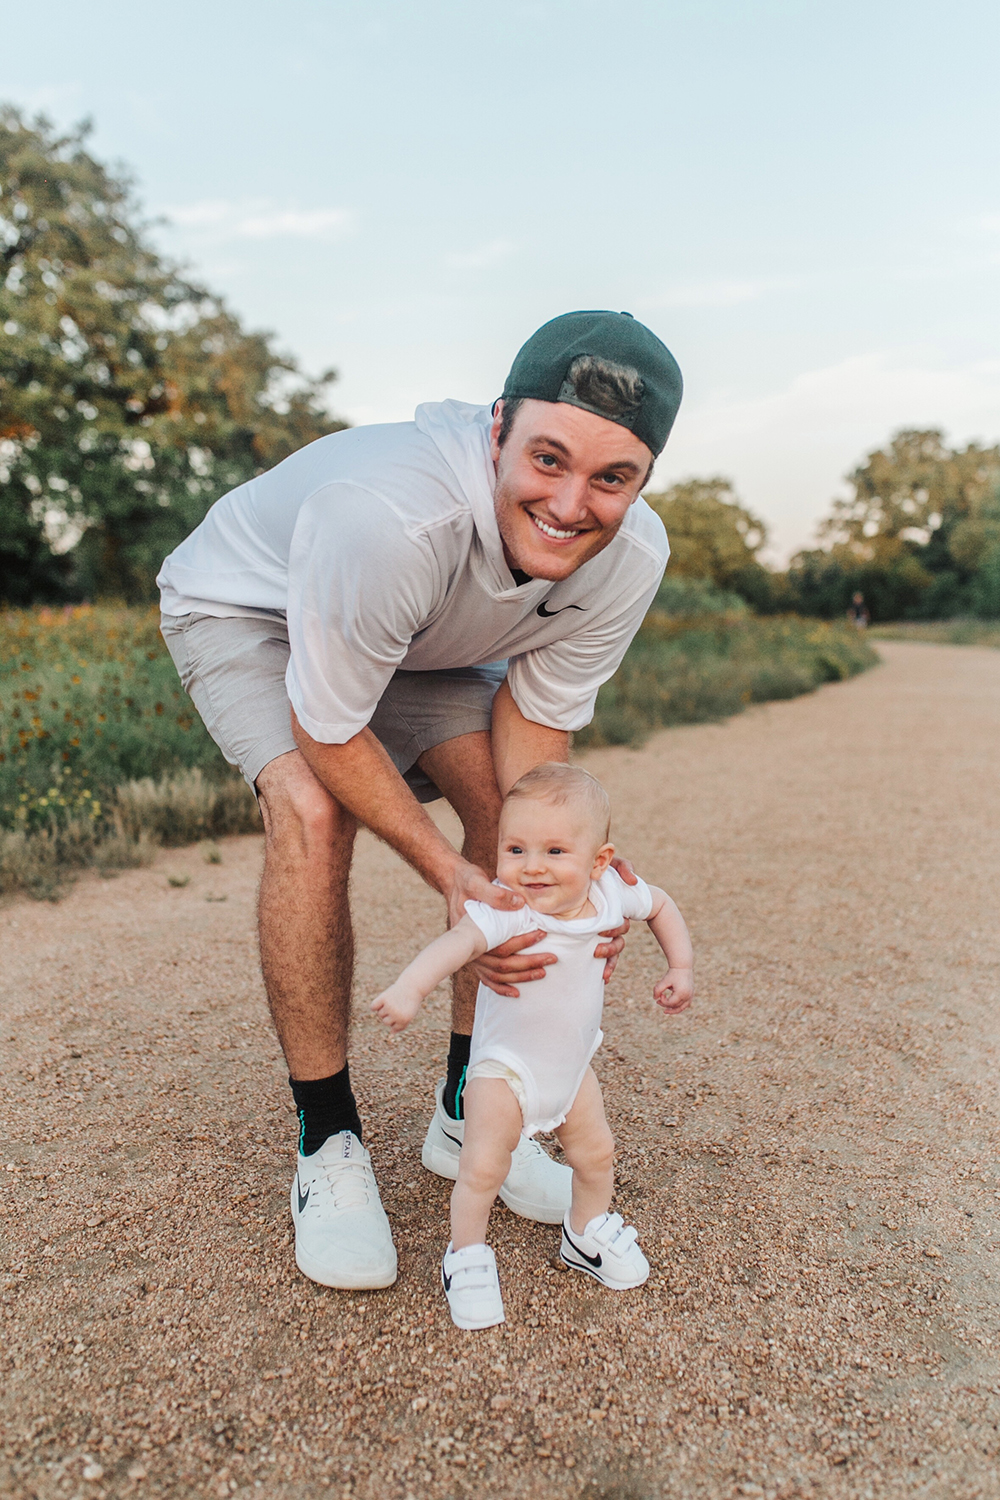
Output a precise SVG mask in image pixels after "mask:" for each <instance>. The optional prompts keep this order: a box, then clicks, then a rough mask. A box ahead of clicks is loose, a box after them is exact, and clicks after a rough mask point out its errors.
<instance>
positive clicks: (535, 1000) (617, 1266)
mask: <svg viewBox="0 0 1000 1500" xmlns="http://www.w3.org/2000/svg"><path fill="white" fill-rule="evenodd" d="M609 825H610V804H609V802H608V797H607V793H606V792H605V791H604V788H603V787H602V786H601V785H600V783H599V782H598V781H595V779H594V777H592V776H590V775H589V774H588V773H587V772H586V771H582V770H580V769H579V768H578V767H575V766H567V765H562V764H556V763H554V762H553V763H546V764H543V765H540V766H536V767H535V769H534V770H533V771H529V772H528V773H527V775H525V776H522V777H521V779H520V781H518V782H516V783H515V785H514V786H513V787H512V788H511V790H510V791H509V792H508V794H507V797H506V799H505V800H504V804H503V810H502V812H501V815H500V836H499V847H498V854H497V879H498V883H499V884H501V885H504V886H507V887H509V888H510V889H511V890H513V891H517V892H518V893H519V894H520V895H522V896H523V897H524V899H525V902H526V903H527V904H526V905H525V906H524V907H523V908H522V909H521V910H520V911H513V912H510V911H498V910H497V909H496V908H494V907H490V906H486V905H484V903H482V902H480V901H467V902H466V903H465V910H466V915H465V916H464V917H463V918H462V920H461V921H460V922H459V923H458V924H457V925H456V926H455V927H453V928H452V929H451V931H450V932H447V933H445V935H444V936H443V937H440V938H438V939H437V940H436V942H433V943H431V944H430V946H429V947H427V948H425V949H424V951H423V952H422V953H421V954H420V955H419V956H418V957H417V958H416V959H414V961H413V963H411V964H410V965H409V966H408V967H407V968H406V969H404V971H403V973H402V974H401V975H400V977H399V978H398V979H397V980H396V982H395V984H393V985H390V987H389V988H388V989H387V990H385V991H384V992H383V993H382V994H381V995H379V996H378V998H377V999H376V1000H374V1001H373V1002H372V1010H373V1011H374V1012H375V1014H376V1015H377V1016H379V1017H380V1018H381V1019H382V1020H383V1021H384V1022H385V1023H386V1025H387V1026H389V1027H390V1028H391V1030H393V1031H402V1030H403V1029H404V1028H405V1027H406V1026H408V1025H409V1023H410V1021H412V1020H413V1018H414V1016H415V1015H416V1014H417V1011H418V1010H419V1008H420V1005H421V1003H422V1001H423V1000H424V999H425V998H426V997H427V995H429V994H430V992H431V990H433V989H434V987H435V985H437V984H439V983H440V982H441V980H442V979H444V978H445V977H446V976H447V975H449V974H453V973H455V971H456V970H457V969H460V968H461V967H462V966H463V965H464V964H467V963H469V962H470V960H472V959H474V958H476V957H478V956H479V954H481V953H485V952H486V951H487V949H490V948H493V947H496V946H497V945H498V944H499V943H503V942H506V941H507V939H508V938H511V937H515V936H517V935H518V934H522V933H526V932H531V931H534V930H536V929H538V928H543V929H544V930H545V933H546V937H545V944H544V946H545V947H546V948H547V949H548V950H550V951H551V952H554V953H555V954H556V955H557V957H558V963H556V964H554V965H553V966H552V967H551V968H550V969H548V970H547V971H546V974H545V978H544V979H541V980H538V981H537V982H536V983H535V984H533V985H532V986H531V993H530V995H527V994H526V995H524V996H522V997H520V998H517V999H510V998H506V997H504V996H500V995H497V994H495V993H494V992H493V991H492V990H488V989H486V988H485V986H483V985H480V988H479V994H478V997H477V1000H476V1019H475V1025H474V1028H473V1033H472V1048H471V1053H470V1059H469V1069H468V1073H467V1074H466V1079H465V1083H464V1090H463V1093H462V1102H463V1104H464V1106H465V1120H464V1139H463V1144H462V1150H461V1154H460V1157H459V1168H458V1180H457V1181H456V1183H455V1189H454V1192H453V1193H452V1199H451V1244H450V1245H449V1246H448V1249H447V1250H446V1252H445V1256H444V1262H443V1264H442V1268H441V1277H442V1282H443V1285H444V1289H445V1292H446V1294H447V1297H448V1303H449V1306H450V1308H451V1315H452V1319H453V1321H454V1322H455V1323H456V1324H457V1326H458V1327H459V1328H489V1327H491V1326H492V1325H493V1324H495V1323H502V1322H503V1320H504V1311H503V1301H502V1299H501V1296H500V1283H499V1279H498V1277H497V1268H496V1259H495V1257H494V1255H493V1251H492V1250H491V1249H490V1248H489V1247H488V1246H487V1244H486V1228H487V1224H488V1222H489V1215H490V1209H491V1208H492V1206H493V1202H494V1200H495V1198H496V1196H497V1193H498V1192H499V1190H500V1187H501V1185H502V1184H503V1182H504V1179H505V1178H506V1176H507V1173H508V1172H509V1170H510V1162H511V1156H512V1153H513V1151H514V1148H515V1146H516V1145H517V1142H518V1139H519V1137H520V1136H521V1135H522V1134H524V1135H527V1136H531V1135H534V1134H535V1132H536V1131H539V1130H552V1131H555V1133H556V1135H557V1136H558V1137H559V1142H560V1144H561V1146H562V1148H563V1151H564V1153H565V1155H566V1160H567V1161H568V1162H569V1164H570V1166H571V1167H572V1169H573V1201H572V1205H571V1207H570V1210H569V1212H568V1213H567V1215H566V1217H565V1218H564V1220H563V1226H562V1242H561V1245H560V1255H561V1257H562V1259H563V1261H564V1262H565V1264H566V1265H567V1266H570V1267H572V1268H573V1269H574V1270H579V1271H584V1272H586V1273H587V1274H589V1275H591V1276H593V1277H594V1278H595V1279H596V1280H598V1281H599V1282H601V1283H602V1285H604V1286H606V1287H610V1288H612V1289H614V1290H619V1291H620V1290H624V1289H625V1288H627V1287H635V1286H641V1285H642V1283H643V1282H644V1281H645V1280H646V1278H647V1276H648V1275H649V1264H648V1262H647V1260H646V1258H645V1256H644V1255H643V1253H642V1251H641V1250H640V1249H639V1246H638V1243H637V1240H636V1232H635V1230H634V1229H633V1228H632V1227H631V1226H630V1225H628V1226H627V1225H625V1224H624V1222H623V1221H622V1218H621V1215H620V1214H612V1213H609V1208H610V1205H611V1196H612V1193H613V1191H614V1141H613V1139H612V1136H611V1132H610V1130H609V1129H608V1124H607V1121H606V1119H605V1117H604V1102H603V1099H602V1097H601V1088H600V1084H599V1083H598V1081H597V1077H596V1075H595V1073H594V1071H593V1069H592V1068H591V1066H590V1061H591V1058H592V1057H593V1056H594V1053H595V1052H596V1051H597V1049H598V1047H599V1046H600V1044H601V1041H602V1032H601V1010H602V1007H603V1004H604V977H603V975H604V961H603V959H598V958H595V957H594V946H595V941H597V940H599V939H598V934H600V933H601V932H603V931H605V930H607V929H608V928H610V927H614V926H618V925H619V924H620V923H621V921H622V920H623V918H624V917H630V918H635V919H638V920H641V921H645V922H647V923H648V924H649V927H650V930H651V931H652V933H653V936H654V937H655V938H656V940H657V942H658V943H659V945H660V947H661V948H662V949H663V952H664V954H665V955H666V958H667V962H668V964H669V969H668V971H667V974H666V975H665V977H664V978H663V979H661V980H660V981H659V983H658V984H657V985H656V986H655V987H654V990H653V994H654V996H655V998H656V1000H657V1003H658V1004H659V1005H660V1007H661V1008H662V1009H663V1010H664V1011H666V1012H668V1013H669V1014H677V1013H678V1012H680V1011H682V1010H685V1009H686V1008H687V1006H688V1005H689V1004H690V1003H691V997H692V994H693V988H694V987H693V973H692V969H693V958H692V952H691V939H690V936H689V935H688V930H687V926H686V925H685V922H684V918H683V917H682V916H681V914H680V912H679V911H678V910H677V907H676V906H675V905H674V903H673V901H671V899H670V897H669V896H668V895H667V894H666V892H665V891H661V890H658V889H657V887H656V886H647V885H646V884H645V883H644V882H643V881H641V880H640V881H639V882H638V884H636V885H634V886H629V885H626V884H625V882H624V881H623V880H622V879H621V877H620V876H619V875H617V874H616V873H615V871H614V870H612V869H611V868H610V865H611V859H612V857H613V855H614V845H613V844H611V843H609V842H608V833H609ZM528 951H530V950H528Z"/></svg>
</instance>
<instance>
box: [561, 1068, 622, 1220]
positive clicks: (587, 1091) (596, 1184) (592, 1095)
mask: <svg viewBox="0 0 1000 1500" xmlns="http://www.w3.org/2000/svg"><path fill="white" fill-rule="evenodd" d="M556 1135H557V1136H558V1137H559V1144H560V1145H561V1146H562V1148H563V1151H564V1152H565V1153H566V1160H567V1161H568V1162H569V1164H570V1166H571V1167H572V1168H573V1206H572V1208H571V1210H570V1216H569V1222H570V1227H571V1228H572V1229H573V1230H575V1232H576V1233H577V1234H582V1233H583V1231H584V1230H585V1229H586V1227H587V1225H588V1224H589V1223H590V1221H591V1219H596V1218H597V1216H598V1214H605V1213H607V1211H608V1209H609V1208H610V1207H611V1195H612V1193H613V1192H614V1187H615V1143H614V1138H613V1136H612V1134H611V1131H610V1130H609V1129H608V1122H607V1120H606V1119H605V1118H604V1099H603V1098H602V1096H601V1085H600V1084H599V1083H598V1081H597V1075H596V1073H595V1072H594V1070H593V1068H588V1069H587V1072H586V1074H585V1076H584V1080H583V1082H582V1083H581V1085H580V1092H579V1093H578V1094H577V1096H576V1098H575V1099H574V1101H573V1108H572V1109H571V1110H570V1112H569V1114H568V1115H567V1116H566V1119H565V1120H564V1121H563V1123H562V1124H561V1125H560V1126H559V1129H558V1130H557V1131H556Z"/></svg>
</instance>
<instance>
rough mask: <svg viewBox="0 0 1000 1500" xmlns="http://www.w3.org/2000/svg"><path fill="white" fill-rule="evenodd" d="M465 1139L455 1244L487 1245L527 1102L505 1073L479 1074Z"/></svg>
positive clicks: (454, 1208) (471, 1090) (471, 1087)
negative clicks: (492, 1211)
mask: <svg viewBox="0 0 1000 1500" xmlns="http://www.w3.org/2000/svg"><path fill="white" fill-rule="evenodd" d="M464 1099H465V1141H464V1144H463V1146H462V1154H461V1156H460V1157H459V1159H458V1181H457V1182H456V1183H455V1187H454V1190H453V1192H452V1195H451V1244H452V1249H453V1250H461V1249H462V1248H463V1247H464V1246H465V1245H482V1244H484V1243H485V1241H486V1226H487V1225H488V1223H489V1219H490V1209H491V1208H492V1207H493V1203H494V1200H495V1198H496V1195H497V1193H498V1192H499V1191H500V1189H501V1187H502V1186H503V1182H504V1179H505V1177H506V1176H507V1173H508V1172H509V1171H510V1159H511V1156H512V1155H513V1152H514V1147H515V1146H516V1145H517V1143H518V1140H519V1139H520V1136H521V1123H522V1121H521V1106H520V1105H519V1104H518V1102H517V1100H516V1099H515V1097H514V1094H513V1091H512V1090H511V1088H510V1087H509V1085H508V1084H506V1083H505V1082H504V1081H503V1079H502V1078H474V1079H473V1080H472V1082H471V1083H470V1084H468V1085H467V1086H466V1090H465V1095H464Z"/></svg>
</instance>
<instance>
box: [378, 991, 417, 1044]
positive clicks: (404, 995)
mask: <svg viewBox="0 0 1000 1500" xmlns="http://www.w3.org/2000/svg"><path fill="white" fill-rule="evenodd" d="M423 998H424V997H423V995H422V994H421V993H420V991H419V990H418V989H416V988H415V987H414V986H413V985H408V984H403V983H401V981H400V980H398V979H397V980H396V983H395V984H390V986H389V988H388V989H387V990H383V991H382V993H381V995H376V997H375V999H374V1000H373V1001H372V1010H373V1011H374V1012H375V1014H376V1015H377V1016H378V1018H379V1020H380V1021H384V1022H385V1024H386V1026H388V1028H389V1030H390V1031H391V1032H393V1033H399V1032H400V1031H405V1030H406V1028H407V1026H409V1024H410V1022H411V1021H412V1020H413V1017H414V1016H415V1015H416V1013H417V1011H418V1010H419V1009H420V1006H421V1004H422V1002H423Z"/></svg>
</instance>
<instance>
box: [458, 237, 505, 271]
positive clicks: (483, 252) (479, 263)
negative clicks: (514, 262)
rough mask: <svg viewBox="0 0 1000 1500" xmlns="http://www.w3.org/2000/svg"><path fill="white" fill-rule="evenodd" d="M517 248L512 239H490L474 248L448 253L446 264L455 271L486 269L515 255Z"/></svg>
mask: <svg viewBox="0 0 1000 1500" xmlns="http://www.w3.org/2000/svg"><path fill="white" fill-rule="evenodd" d="M515 248H516V247H515V245H514V244H513V243H512V242H511V241H510V240H490V241H489V243H488V244H485V245H478V246H477V247H476V248H475V249H474V250H456V251H454V252H453V253H452V254H451V255H446V256H445V265H447V266H450V267H451V268H452V270H455V271H486V270H488V269H489V268H490V266H495V265H498V264H499V263H500V261H502V260H506V259H507V257H508V256H509V255H513V253H514V250H515Z"/></svg>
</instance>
